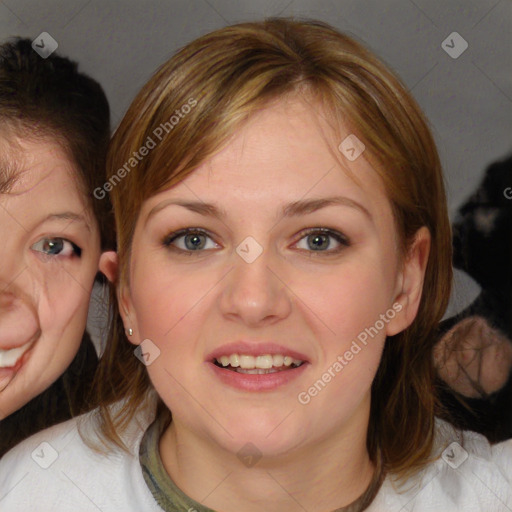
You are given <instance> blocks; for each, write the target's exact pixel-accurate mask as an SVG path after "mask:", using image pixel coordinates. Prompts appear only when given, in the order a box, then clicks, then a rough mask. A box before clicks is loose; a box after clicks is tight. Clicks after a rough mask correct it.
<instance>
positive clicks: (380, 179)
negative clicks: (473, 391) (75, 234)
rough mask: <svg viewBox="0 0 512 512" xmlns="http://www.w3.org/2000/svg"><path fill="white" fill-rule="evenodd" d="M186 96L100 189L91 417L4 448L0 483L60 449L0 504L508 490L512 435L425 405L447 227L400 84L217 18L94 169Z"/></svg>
mask: <svg viewBox="0 0 512 512" xmlns="http://www.w3.org/2000/svg"><path fill="white" fill-rule="evenodd" d="M191 97H192V98H197V105H196V106H195V107H194V109H193V110H191V111H190V112H189V113H188V114H187V115H186V116H184V117H183V118H182V119H181V121H180V124H179V125H178V126H176V127H175V128H174V129H173V130H172V131H170V132H169V133H168V134H167V135H166V137H165V138H164V139H162V141H161V142H160V144H158V145H157V146H156V147H155V148H153V149H152V150H151V153H150V154H148V155H147V156H146V157H145V158H144V159H141V161H140V162H139V163H138V165H137V166H135V167H134V168H133V169H132V170H131V171H130V173H129V174H127V175H126V177H125V178H124V179H122V180H121V181H119V183H117V184H116V187H115V188H113V189H112V193H111V197H112V200H113V206H114V212H115V220H116V226H117V247H118V252H117V253H114V252H107V253H105V254H104V255H103V256H102V258H101V262H100V268H101V269H102V270H103V272H104V273H105V274H106V275H107V276H108V277H109V279H110V280H111V281H112V282H113V283H114V284H115V292H114V295H113V297H114V299H115V298H117V310H116V315H115V316H114V318H113V323H112V329H111V333H110V337H109V342H108V346H107V348H106V352H105V356H104V357H103V358H102V361H101V363H100V371H99V372H98V374H97V380H96V385H97V397H98V402H99V408H98V409H97V410H96V411H95V412H93V413H90V414H88V415H86V416H83V417H82V418H81V420H75V421H72V422H71V423H66V424H64V425H62V426H60V427H57V428H54V429H50V430H47V431H46V432H44V433H42V434H40V435H39V436H35V437H34V438H32V439H31V440H29V441H28V442H26V443H24V445H22V446H21V447H20V448H19V449H17V450H15V451H13V452H11V454H10V455H9V457H8V459H7V461H6V463H8V464H9V465H10V467H14V468H15V471H13V472H12V475H10V476H9V477H8V478H5V480H4V482H3V483H1V480H0V491H1V490H2V489H5V490H8V489H10V488H12V486H14V485H15V483H16V482H17V479H19V478H21V477H22V476H23V474H26V473H27V465H26V461H25V458H26V455H27V453H29V452H31V451H32V450H35V449H36V448H37V447H38V446H40V443H42V442H43V441H46V442H47V443H48V444H50V445H51V446H52V447H53V449H54V450H55V451H56V452H58V453H59V460H58V461H57V462H55V464H54V465H53V466H52V468H50V469H48V470H45V471H44V472H43V471H41V472H39V471H38V472H37V475H34V476H28V477H26V478H24V480H23V481H22V482H21V483H20V485H19V486H18V487H16V488H15V489H14V490H13V491H12V492H10V493H9V494H8V495H7V497H6V499H5V501H6V503H7V505H8V507H7V508H6V510H15V509H16V510H19V509H20V507H21V509H23V507H28V504H29V503H30V501H29V500H30V499H32V500H33V499H37V500H38V503H42V504H43V505H46V506H48V507H51V508H52V510H63V511H64V510H68V509H73V510H87V509H88V508H90V506H91V502H92V503H94V504H95V505H96V507H97V508H101V510H103V511H110V510H112V511H114V510H123V511H128V510H133V511H138V510H145V511H155V512H156V511H161V510H165V511H176V510H180V511H187V510H188V511H191V510H195V511H201V512H207V511H211V510H222V511H223V512H235V511H236V512H238V511H240V510H243V511H244V512H256V511H265V512H277V511H283V510H286V511H290V512H294V511H303V510H309V511H314V512H326V511H331V510H337V511H350V512H355V511H362V510H371V511H373V512H382V511H386V512H388V511H390V512H391V511H395V510H405V509H406V508H407V509H411V510H412V509H413V508H414V510H419V511H427V510H430V511H433V510H436V511H437V510H443V511H445V512H451V511H453V510H465V511H466V510H467V511H475V510H482V511H483V510H486V511H487V510H490V509H493V508H494V509H496V510H498V509H499V507H500V506H501V505H502V504H503V503H509V502H510V501H511V500H512V496H511V495H510V492H509V489H510V483H511V482H512V466H511V464H512V463H511V454H512V453H511V452H512V447H511V446H510V445H500V446H498V447H494V448H491V447H490V446H489V445H488V444H486V442H485V440H484V439H483V438H481V437H479V436H476V435H473V434H471V433H468V432H464V433H463V432H457V431H456V430H455V429H453V428H452V427H451V426H450V425H449V424H447V423H445V422H442V421H439V420H436V418H435V414H436V410H437V405H436V397H435V396H434V394H433V391H432V390H433V365H432V357H431V356H432V348H433V345H434V343H435V341H436V338H435V336H434V334H435V330H436V327H437V324H438V322H439V320H440V319H441V318H442V316H443V314H444V310H445V308H446V305H447V302H448V296H449V291H450V282H451V251H450V248H451V240H450V228H449V222H448V216H447V208H446V200H445V193H444V188H443V178H442V172H441V167H440V163H439V158H438V155H437V151H436V148H435V146H434V143H433V139H432V137H431V134H430V132H429V130H428V128H427V125H426V122H425V120H424V118H423V116H422V114H421V112H420V110H419V108H418V106H417V105H416V103H415V102H414V100H413V99H412V98H411V97H410V95H409V94H408V93H407V91H406V90H405V88H404V87H403V86H402V85H401V84H400V82H399V81H398V80H397V79H396V78H395V77H394V76H393V75H392V74H391V73H390V72H389V71H388V70H387V69H386V68H385V67H384V66H383V65H382V64H381V63H380V62H379V61H378V60H377V59H376V58H375V57H374V56H373V55H372V54H370V53H369V52H368V51H367V50H366V49H364V48H363V47H362V46H361V45H359V44H358V43H356V42H355V41H353V40H352V39H350V38H348V37H346V36H344V35H342V34H340V33H339V32H337V31H336V30H335V29H333V28H332V27H329V26H328V25H325V24H323V23H320V22H315V21H311V22H298V21H294V20H289V19H272V20H266V21H264V22H259V23H247V24H241V25H235V26H232V27H227V28H224V29H221V30H218V31H216V32H213V33H211V34H207V35H205V36H203V37H201V38H199V39H198V40H196V41H193V42H192V43H190V44H189V45H187V46H185V47H184V48H183V49H182V50H180V51H179V52H178V53H177V54H176V55H175V56H174V57H172V58H171V59H170V60H169V61H168V62H166V63H165V64H164V65H163V66H162V67H161V68H160V69H159V70H158V71H157V72H156V74H155V75H154V76H153V77H152V78H151V80H150V81H149V82H148V83H147V84H146V85H145V86H144V88H143V89H142V91H141V92H140V93H139V94H138V96H137V97H136V98H135V100H134V101H133V103H132V105H131V106H130V108H129V110H128V112H127V113H126V115H125V117H124V119H123V121H122V122H121V124H120V126H119V128H118V129H117V131H116V133H115V135H114V138H113V141H112V144H111V147H110V150H109V157H108V162H107V169H108V178H110V177H112V176H114V175H115V174H116V173H117V172H118V170H119V169H121V168H123V165H124V163H125V162H126V161H128V159H129V158H130V157H131V155H132V154H133V153H134V151H137V150H138V148H140V147H141V145H142V144H143V142H144V141H146V140H147V139H148V137H151V134H152V133H154V131H155V130H156V128H157V127H159V126H161V125H162V123H163V122H165V121H166V120H167V119H169V117H170V116H171V115H172V113H173V112H174V111H175V110H176V108H178V107H179V106H180V105H183V104H185V103H186V102H187V99H188V98H191ZM354 343H356V344H357V345H355V344H354ZM359 343H360V344H359ZM340 366H341V369H340ZM335 372H337V373H335ZM319 381H320V382H322V383H323V384H325V386H323V385H322V386H321V393H320V392H314V391H313V392H311V393H310V395H311V396H313V395H314V400H307V401H302V402H301V401H300V400H299V399H298V396H301V395H300V393H301V392H304V391H307V390H311V389H316V388H315V386H314V384H315V383H318V382H319ZM319 386H320V385H319ZM77 425H78V426H79V428H80V432H81V436H79V435H78V434H75V433H73V432H72V431H73V430H74V428H75V426H77ZM94 449H96V450H97V451H94ZM445 449H447V450H448V451H447V452H446V450H445ZM98 451H99V453H98ZM441 454H443V456H441ZM43 458H44V454H43ZM445 461H446V462H445ZM462 464H463V465H462ZM93 465H94V470H91V466H93ZM459 466H460V467H459ZM454 468H459V469H458V471H457V472H455V471H454ZM0 469H1V466H0ZM62 474H64V475H65V476H66V481H64V480H63V479H62ZM475 475H477V476H475ZM425 482H427V485H425ZM402 484H404V485H403V486H402ZM20 488H21V489H27V495H25V494H24V493H23V492H22V491H21V490H20ZM454 488H456V489H457V490H458V491H459V492H458V494H457V495H456V496H454V492H453V489H454ZM507 493H508V494H507ZM84 495H85V497H84ZM480 499H482V500H483V503H485V505H483V506H482V507H479V502H480V501H479V500H480ZM56 503H58V506H57V507H56V505H55V504H56ZM9 507H11V508H9ZM16 507H18V508H16Z"/></svg>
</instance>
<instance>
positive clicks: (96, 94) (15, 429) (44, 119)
mask: <svg viewBox="0 0 512 512" xmlns="http://www.w3.org/2000/svg"><path fill="white" fill-rule="evenodd" d="M109 138H110V110H109V105H108V102H107V98H106V96H105V93H104V92H103V89H102V88H101V86H100V85H99V84H98V83H97V82H96V81H94V80H93V79H92V78H90V77H88V76H87V75H85V74H83V73H80V72H78V67H77V64H76V63H75V62H72V61H71V60H69V59H67V58H64V57H60V56H58V55H57V54H55V53H54V54H52V55H51V56H49V57H48V58H46V59H43V58H41V57H40V56H39V55H38V54H37V53H36V52H35V51H34V50H33V49H32V47H31V41H30V40H29V39H21V38H16V39H14V40H13V41H9V42H5V43H3V44H2V45H0V143H1V148H2V151H1V154H0V194H6V193H9V190H10V189H11V188H12V186H13V185H14V184H15V182H16V180H17V178H18V172H19V171H20V170H21V169H22V161H23V160H22V159H23V154H22V148H21V146H20V144H19V143H18V142H19V140H22V139H34V140H44V141H48V140H50V141H52V142H56V143H57V144H59V145H60V146H61V147H62V149H63V150H64V151H65V152H66V154H67V155H68V158H69V159H70V161H71V162H72V163H73V164H74V168H75V169H76V171H77V175H76V179H77V183H78V186H79V189H80V190H81V191H82V192H83V195H84V197H85V198H86V202H87V204H89V205H91V207H92V210H93V213H94V216H95V218H96V220H97V222H98V225H99V229H100V233H101V245H102V247H103V248H111V247H113V238H114V236H113V222H111V220H110V219H111V206H110V202H109V200H108V198H106V199H103V200H101V201H100V200H97V199H96V198H95V197H94V195H93V191H94V189H95V187H98V186H101V185H102V184H103V183H104V181H105V159H106V152H107V147H108V141H109ZM98 276H101V274H99V273H98ZM97 362H98V357H97V355H96V352H95V349H94V346H93V344H92V342H91V340H90V339H89V337H88V335H87V333H85V334H84V337H83V339H82V343H81V345H80V348H79V349H78V352H77V354H76V355H75V357H74V359H73V361H72V362H71V364H70V365H69V367H68V368H67V369H66V371H65V372H64V374H63V375H61V376H60V378H59V379H58V380H57V381H55V382H54V383H53V384H52V385H51V386H50V387H49V388H48V389H46V390H45V391H44V392H43V393H41V394H40V395H38V396H37V397H35V398H33V399H32V400H31V401H30V402H29V403H27V404H25V405H24V406H23V407H22V408H21V409H18V410H17V411H15V412H14V413H12V414H10V415H9V416H7V417H6V418H5V419H3V420H1V431H2V435H1V436H0V457H1V456H2V455H3V454H4V453H5V452H6V451H7V450H8V449H10V448H12V447H13V446H14V445H15V444H17V443H18V442H19V441H21V440H23V439H25V438H26V437H28V436H30V435H32V434H33V433H35V432H37V431H38V430H41V429H43V428H46V427H49V426H51V425H54V424H56V423H59V422H61V421H64V420H67V419H69V418H70V417H72V416H74V415H77V414H80V413H81V412H83V411H84V410H86V409H87V402H86V399H85V398H86V395H87V391H88V390H89V387H90V385H91V382H92V379H93V375H94V371H95V369H96V366H97Z"/></svg>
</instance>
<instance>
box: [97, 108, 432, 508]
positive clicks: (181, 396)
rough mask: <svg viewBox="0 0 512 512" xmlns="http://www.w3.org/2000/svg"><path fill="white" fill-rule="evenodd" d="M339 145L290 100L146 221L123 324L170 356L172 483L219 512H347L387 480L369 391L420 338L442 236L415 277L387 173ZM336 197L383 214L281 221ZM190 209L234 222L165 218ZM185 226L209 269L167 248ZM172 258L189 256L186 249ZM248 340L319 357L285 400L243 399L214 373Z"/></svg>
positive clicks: (253, 122) (105, 261)
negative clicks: (372, 453)
mask: <svg viewBox="0 0 512 512" xmlns="http://www.w3.org/2000/svg"><path fill="white" fill-rule="evenodd" d="M349 133H350V132H349V131H347V135H348V134H349ZM338 144H339V141H338V142H337V141H336V140H335V138H334V137H333V135H332V133H331V132H330V130H329V128H328V126H327V125H326V124H325V121H324V120H323V119H322V117H321V116H319V115H317V114H316V113H315V112H314V111H313V110H312V108H311V105H308V104H306V103H304V102H303V101H301V100H300V99H289V100H287V101H286V102H285V101H284V100H280V101H279V102H277V103H275V104H274V105H272V106H270V107H269V108H267V109H264V110H262V111H259V112H258V113H257V114H255V115H253V116H252V117H251V118H250V119H249V120H248V122H247V123H246V125H245V126H244V128H243V129H242V130H240V131H239V132H238V133H237V134H236V136H235V137H234V138H233V139H232V140H231V142H230V143H229V144H228V145H227V147H225V148H224V149H223V150H222V151H221V152H219V153H218V154H217V155H215V156H214V157H213V158H212V159H210V160H209V161H208V162H206V163H205V164H203V165H202V166H201V167H199V168H198V169H197V170H196V171H195V172H194V173H193V174H192V175H190V176H188V177H187V178H186V179H185V180H184V181H183V182H181V183H179V184H178V185H176V186H175V187H173V188H171V189H169V190H167V191H164V192H162V193H159V194H158V195H156V196H154V197H152V198H150V199H149V200H147V201H146V202H145V203H144V205H143V207H142V210H141V212H140V216H139V219H138V222H137V225H136V229H135V234H134V239H133V248H132V256H131V262H130V276H129V284H128V283H125V286H122V287H121V289H120V291H119V300H120V305H121V308H120V309H121V311H122V316H123V321H124V324H125V327H126V328H127V329H128V328H129V327H131V328H132V329H133V331H134V334H133V336H132V337H130V340H131V341H133V342H134V343H140V342H141V341H142V340H144V339H150V340H151V341H152V342H153V343H154V344H155V345H157V346H158V348H159V350H160V351H161V353H160V356H159V357H158V358H156V359H155V360H154V362H153V363H152V364H151V365H150V366H148V368H147V369H148V372H149V375H150V378H151V380H152V382H153V384H154V386H155V388H156V390H157V391H158V393H159V394H160V396H161V397H162V399H163V400H164V402H165V403H166V405H167V406H168V407H169V408H170V410H171V411H172V414H173V421H172V423H171V425H170V426H169V428H168V429H167V430H166V432H165V433H164V434H163V436H162V438H161V440H160V453H161V456H162V459H163V462H164V465H165V468H166V470H167V472H168V473H169V474H170V475H171V477H172V478H173V479H174V481H175V482H176V484H177V485H178V486H179V487H180V488H181V489H182V490H183V491H184V492H185V493H187V494H188V495H189V496H191V497H193V498H195V499H197V500H200V501H202V502H203V503H204V504H205V505H207V506H209V507H211V508H213V509H216V510H225V511H226V512H230V511H235V510H242V509H243V510H245V511H248V512H250V511H253V510H261V509H262V507H264V508H265V510H269V511H274V510H275V511H278V510H290V511H295V510H304V509H306V510H332V509H335V508H337V507H340V506H343V505H346V504H348V503H350V502H352V501H353V500H354V499H356V498H357V497H358V496H359V495H360V494H361V493H362V492H363V491H364V490H365V488H366V487H367V485H368V483H369V481H370V479H371V477H372V474H373V471H374V468H373V465H372V463H371V462H370V460H369V457H368V453H367V451H366V445H365V443H366V431H367V425H368V421H369V409H370V387H371V383H372V380H373V378H374V375H375V372H376V370H377V367H378V365H379V361H380V356H381V352H382V349H383V346H384V342H385V337H386V335H391V334H396V333H397V332H400V331H401V330H403V329H404V328H406V327H407V326H408V325H409V324H410V323H411V322H412V320H413V319H414V316H415V314H416V311H417V307H418V304H419V298H420V295H421V287H422V282H423V275H424V268H425V265H426V261H427V255H428V249H429V235H428V231H427V230H426V229H423V228H422V229H421V230H420V231H419V232H418V236H417V240H416V243H415V245H414V247H413V249H412V250H411V253H410V257H409V258H407V260H406V264H405V266H404V267H403V268H402V267H401V265H400V261H399V255H398V254H397V251H396V243H397V241H396V233H395V228H394V223H393V218H392V213H391V207H390V204H389V201H388V199H387V198H386V195H385V192H384V190H383V187H382V185H381V183H380V180H379V178H378V176H377V174H376V173H375V171H374V170H373V169H372V168H371V166H370V165H369V163H368V162H367V161H366V160H365V159H364V157H359V158H358V159H357V160H356V161H354V162H348V161H347V160H345V161H343V157H342V156H341V155H340V154H338V159H336V158H335V156H334V155H333V151H337V149H336V148H337V145H338ZM340 157H341V158H340ZM340 160H341V162H342V163H343V165H346V166H347V167H349V168H350V169H351V171H352V172H353V173H354V174H355V175H356V176H357V178H358V179H359V180H360V181H361V183H362V185H363V188H361V187H360V186H358V185H357V184H356V183H355V182H354V181H353V180H352V179H351V178H349V176H348V175H347V174H346V173H345V172H344V170H343V168H342V167H341V165H340ZM329 196H344V197H346V198H349V199H351V200H352V201H354V202H357V203H358V204H359V205H361V206H362V207H363V208H364V209H366V210H367V211H368V214H366V213H364V211H362V209H361V208H358V207H354V206H349V205H343V206H339V205H336V206H329V207H325V208H323V209H320V210H317V211H316V212H313V213H308V214H306V215H301V216H295V217H290V218H282V217H281V216H280V209H281V207H282V206H284V205H286V204H288V203H291V202H294V201H298V200H301V199H312V198H323V197H329ZM176 198H180V199H185V200H191V201H198V200H199V201H202V202H205V203H215V204H216V205H217V206H218V207H219V208H222V209H224V210H225V211H226V217H225V218H224V219H222V220H219V219H215V218H213V217H208V216H203V215H200V214H199V213H195V212H191V211H189V210H187V209H185V208H184V207H182V206H177V205H167V206H166V207H165V208H161V209H159V208H160V207H161V206H164V205H165V202H166V201H168V200H171V199H176ZM155 207H157V210H158V211H155V210H153V209H154V208H155ZM152 210H153V212H154V213H153V214H152V215H149V214H150V212H151V211H152ZM185 227H194V228H199V227H200V228H203V229H205V230H207V231H208V232H209V233H210V235H209V236H211V238H208V237H206V238H203V240H204V242H205V243H206V245H205V248H204V249H202V252H200V254H197V251H196V252H194V254H190V252H192V251H189V253H183V252H182V253H180V252H179V251H172V250H170V249H169V248H168V247H166V246H165V245H164V244H163V243H162V241H163V240H164V239H165V238H166V237H167V236H168V235H169V234H171V233H173V232H175V231H176V230H178V229H181V228H185ZM309 228H331V229H332V230H335V231H337V232H339V233H343V234H344V235H345V236H346V237H348V238H349V239H350V245H349V246H344V245H341V244H339V243H338V242H337V241H336V240H335V239H334V238H328V239H327V240H329V243H330V245H329V246H328V247H327V249H325V248H324V249H322V250H323V251H324V252H323V253H320V251H318V250H316V251H315V245H314V244H313V243H312V242H311V241H310V242H309V243H308V236H307V233H306V230H307V229H309ZM247 236H251V237H253V238H254V239H255V240H256V241H257V242H258V243H259V244H260V245H261V247H262V248H263V253H262V254H261V255H260V256H259V257H258V258H257V259H256V260H255V261H254V262H252V263H246V261H244V260H243V259H242V258H241V257H240V256H239V255H238V254H237V252H236V248H237V246H238V245H239V244H240V243H241V242H242V241H243V240H244V239H245V238H246V237H247ZM189 238H193V237H189ZM311 238H314V236H312V237H310V240H311ZM189 245H190V244H189ZM173 246H174V247H177V248H181V249H182V250H185V249H186V246H185V239H184V238H183V237H182V238H179V239H176V240H175V241H174V242H173ZM339 247H341V249H340V250H339V252H336V250H337V248H339ZM325 251H327V252H328V253H330V254H326V253H325ZM116 265H117V262H116V256H115V254H114V253H108V254H106V255H105V256H104V257H103V258H102V263H101V267H102V269H103V270H104V271H105V273H106V274H107V275H109V276H110V278H111V279H113V278H114V276H115V272H116ZM394 303H400V304H401V306H402V310H401V312H400V314H397V315H396V316H395V317H394V319H393V320H390V321H389V322H388V323H386V324H385V327H384V328H383V329H381V330H380V331H379V333H378V335H377V336H375V337H374V338H373V339H371V341H370V342H369V343H368V344H367V346H365V347H364V348H363V349H362V350H361V351H360V352H359V353H358V354H357V355H355V356H354V358H353V359H352V360H351V361H350V362H349V363H348V364H347V366H345V367H344V368H343V370H342V371H341V372H340V373H339V374H337V375H336V377H335V378H333V379H332V380H331V382H330V383H329V384H328V385H327V386H326V387H325V388H324V389H323V390H322V391H321V392H320V393H319V394H318V395H317V396H316V397H314V398H312V400H311V401H310V403H308V404H307V405H303V404H301V403H299V401H298V399H297V395H298V393H300V392H301V391H305V390H307V389H308V388H309V387H310V386H311V385H312V384H313V383H314V382H315V381H317V380H318V379H319V378H321V376H322V373H323V372H324V371H326V370H327V368H328V367H330V366H332V364H333V363H334V362H335V361H336V360H337V356H338V355H343V354H344V352H345V351H346V350H348V349H349V347H350V345H351V342H352V340H354V339H355V338H356V337H357V335H358V334H359V333H360V332H361V331H363V330H364V329H365V327H369V326H373V325H374V324H375V322H376V321H377V320H378V319H379V315H381V314H384V313H385V312H386V311H387V310H388V309H390V308H391V307H392V305H393V304H394ZM236 340H246V341H248V342H250V343H256V344H257V343H258V342H268V341H273V342H275V343H278V344H280V345H283V346H284V347H287V348H290V349H293V350H296V351H298V352H301V353H303V354H305V355H306V356H307V360H308V366H307V368H306V369H305V371H303V372H302V374H301V375H300V377H297V378H295V379H294V380H293V381H291V382H290V383H288V384H286V385H284V386H281V387H279V388H277V389H274V390H271V391H265V392H250V391H241V390H238V389H233V388H231V387H228V386H227V385H225V384H223V383H222V382H220V380H219V379H218V378H216V377H215V376H213V375H212V372H211V371H209V368H208V364H209V363H207V362H206V360H207V356H208V354H209V353H211V352H212V351H213V350H215V349H217V348H218V347H220V346H222V345H224V344H226V343H230V342H233V341H236ZM248 442H250V443H252V444H253V445H254V446H255V447H256V449H257V451H258V453H260V454H261V455H262V458H261V459H260V460H259V461H258V462H257V464H256V465H254V466H252V467H247V466H245V465H244V463H243V461H242V460H241V459H240V458H239V457H237V454H238V452H239V451H240V450H241V448H242V447H243V446H244V445H246V443H248ZM252 449H253V448H251V450H252ZM212 489H213V491H212V492H210V491H211V490H212ZM207 490H208V491H207ZM209 492H210V493H209ZM208 493H209V494H208ZM207 494H208V496H207V498H206V499H205V496H206V495H207ZM292 495H293V498H292V497H291V496H292ZM203 500H204V501H203Z"/></svg>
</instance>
